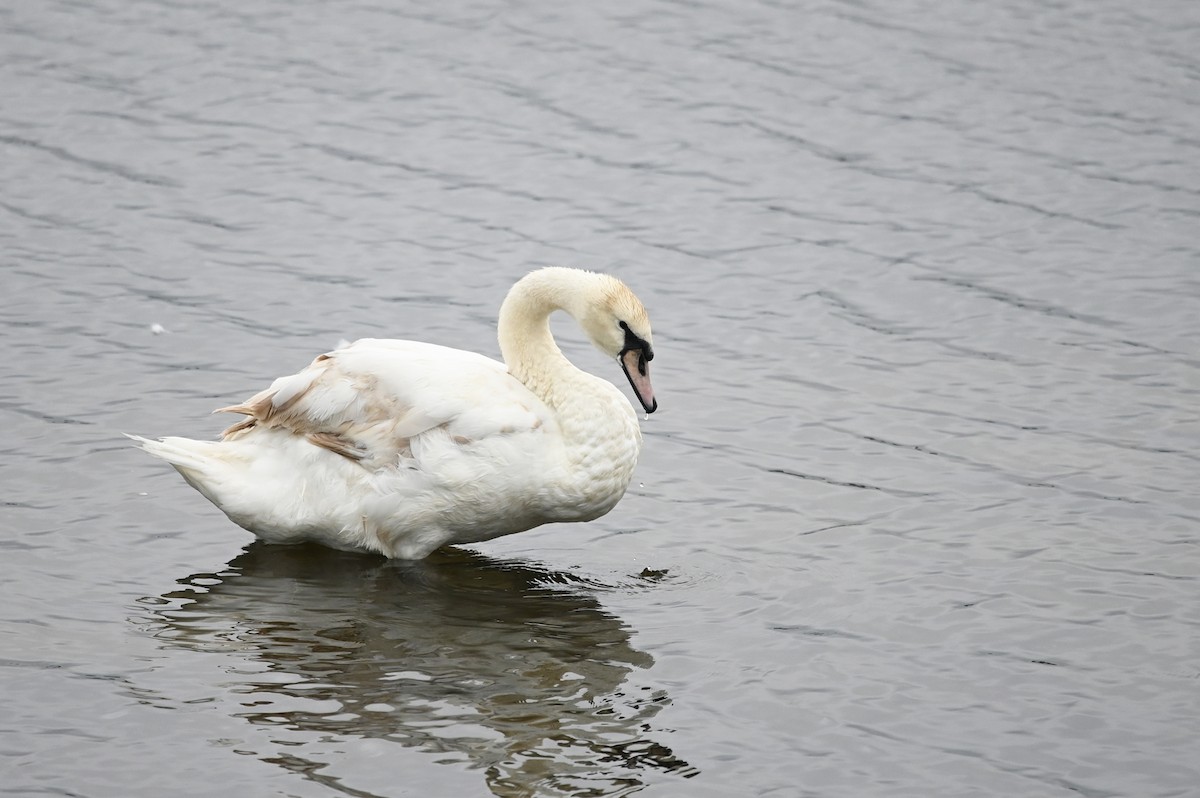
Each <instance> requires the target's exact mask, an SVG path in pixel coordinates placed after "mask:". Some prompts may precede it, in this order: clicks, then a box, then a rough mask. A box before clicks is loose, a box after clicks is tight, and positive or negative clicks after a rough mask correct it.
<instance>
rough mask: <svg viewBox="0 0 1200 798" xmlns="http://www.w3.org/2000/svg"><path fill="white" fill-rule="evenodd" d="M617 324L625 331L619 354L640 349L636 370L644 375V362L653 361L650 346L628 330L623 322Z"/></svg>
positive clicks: (652, 352) (627, 326)
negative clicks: (623, 345) (640, 353)
mask: <svg viewBox="0 0 1200 798" xmlns="http://www.w3.org/2000/svg"><path fill="white" fill-rule="evenodd" d="M617 324H618V325H619V326H620V327H621V329H622V330H624V331H625V348H624V349H622V350H621V352H622V353H625V352H629V351H631V350H633V349H640V350H641V351H642V356H641V358H639V361H638V370H639V371H641V373H642V374H643V375H644V374H645V373H646V361H648V360H653V359H654V350H653V349H651V348H650V344H648V343H646V341H645V339H644V338H642V337H641V336H640V335H638V334H637V333H635V332H634V331H633V330H631V329H629V325H628V324H626V323H625V322H623V321H619V322H617Z"/></svg>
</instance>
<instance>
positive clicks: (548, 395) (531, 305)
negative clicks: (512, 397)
mask: <svg viewBox="0 0 1200 798" xmlns="http://www.w3.org/2000/svg"><path fill="white" fill-rule="evenodd" d="M594 276H595V275H591V274H590V273H588V272H579V271H575V270H573V269H559V268H553V267H552V268H547V269H541V270H539V271H536V272H532V273H531V274H529V275H526V276H525V277H524V278H522V279H521V280H520V281H518V282H517V284H516V285H514V286H513V287H512V290H510V291H509V292H508V296H507V297H505V299H504V304H503V305H501V307H500V323H499V328H498V334H499V339H500V353H501V355H502V356H503V357H504V363H505V365H507V366H508V370H509V372H511V373H512V374H513V376H515V377H516V378H517V379H519V380H521V382H523V383H525V385H526V386H527V387H528V388H529V389H530V390H531V391H533V392H534V393H535V394H537V395H538V398H540V399H541V400H542V401H544V402H546V403H547V404H550V405H551V406H553V405H555V404H556V402H555V401H554V399H555V397H554V388H555V384H556V383H557V382H558V381H560V380H562V379H566V378H568V377H569V376H570V375H573V374H575V373H577V372H578V371H579V370H578V369H576V368H575V366H573V365H572V364H571V362H570V361H569V360H567V358H566V356H565V355H563V353H562V350H560V349H559V348H558V344H557V343H555V341H554V335H553V333H551V332H550V315H551V314H552V313H554V312H555V311H557V310H563V311H566V312H567V313H569V314H570V315H571V316H573V317H575V318H576V319H577V320H578V318H579V311H578V309H577V307H576V305H577V303H578V297H579V296H581V295H582V294H583V292H584V290H586V288H587V284H588V283H589V282H590V278H592V277H594Z"/></svg>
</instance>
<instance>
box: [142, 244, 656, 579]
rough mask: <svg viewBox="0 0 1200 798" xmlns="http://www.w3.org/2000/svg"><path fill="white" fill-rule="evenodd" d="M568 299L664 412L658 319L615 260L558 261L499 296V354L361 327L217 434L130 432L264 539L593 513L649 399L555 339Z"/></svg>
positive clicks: (391, 551) (459, 529)
mask: <svg viewBox="0 0 1200 798" xmlns="http://www.w3.org/2000/svg"><path fill="white" fill-rule="evenodd" d="M556 310H565V311H566V312H567V313H569V314H570V315H572V316H573V317H575V319H576V320H577V321H578V322H579V324H580V326H581V327H582V328H583V330H584V331H585V332H586V333H587V335H588V337H589V338H590V339H591V340H592V343H594V344H595V345H596V346H597V347H598V348H599V349H600V350H601V351H602V352H604V353H606V354H608V355H610V356H612V357H615V358H617V359H618V361H619V362H620V364H621V367H622V369H623V370H624V371H625V374H626V376H627V377H628V378H629V382H630V384H631V385H632V386H633V390H634V392H635V394H636V395H637V397H638V400H639V401H640V402H641V404H642V406H643V407H644V408H645V410H646V412H648V413H652V412H654V411H655V410H656V409H657V407H658V403H657V402H656V400H655V398H654V391H653V388H652V387H651V385H650V377H649V371H648V367H647V362H648V361H650V360H651V359H653V357H654V353H653V349H652V348H651V338H650V320H649V318H648V317H647V315H646V310H645V308H644V307H643V306H642V303H641V302H640V301H638V298H637V297H636V296H634V294H633V292H632V291H630V290H629V289H628V288H627V287H626V286H625V284H624V283H622V282H621V281H620V280H618V279H616V278H615V277H611V276H609V275H604V274H595V273H592V272H586V271H580V270H576V269H564V268H557V267H552V268H546V269H541V270H539V271H535V272H532V273H530V274H529V275H527V276H525V277H524V278H523V279H521V280H520V281H519V282H517V284H516V285H515V286H513V288H512V290H510V291H509V293H508V296H507V297H506V298H505V300H504V304H503V305H502V307H501V308H500V323H499V338H500V351H501V353H502V354H503V356H504V363H500V362H497V361H495V360H492V359H490V358H487V357H484V356H483V355H478V354H475V353H473V352H464V351H462V350H459V349H449V348H446V347H443V346H436V345H434V344H427V343H419V342H416V341H399V340H385V339H371V338H366V339H363V340H360V341H356V342H354V343H352V344H348V345H346V346H343V347H341V348H339V349H337V350H335V351H333V352H329V353H327V354H324V355H321V356H319V357H318V358H317V359H316V360H314V361H313V362H312V364H311V365H309V366H308V368H306V369H304V370H303V371H301V372H300V373H299V374H294V375H292V376H289V377H281V378H279V379H277V380H275V382H273V383H272V384H271V387H270V388H267V389H266V390H265V391H262V392H261V393H259V394H256V395H255V396H253V397H251V398H250V399H248V400H246V401H245V402H243V403H242V404H239V405H234V406H232V407H225V408H222V409H221V410H219V411H216V412H229V413H241V414H243V415H245V416H246V418H244V419H243V420H241V421H239V422H238V423H236V424H234V425H233V426H232V427H230V428H229V429H227V430H225V432H224V434H223V435H222V438H221V440H219V441H196V440H191V439H188V438H163V439H161V440H158V441H152V440H147V439H145V438H140V437H137V436H132V435H131V436H130V437H131V438H133V439H134V440H135V441H137V442H138V444H139V445H140V446H141V448H143V449H144V450H146V451H147V452H149V453H150V454H153V455H155V456H157V457H161V458H162V459H164V460H166V461H167V462H169V463H170V464H171V465H173V466H175V468H176V469H177V470H178V471H179V473H180V474H182V475H183V478H184V479H186V480H187V481H188V483H189V484H191V486H192V487H194V488H195V489H196V490H198V491H200V492H201V493H202V494H204V496H205V497H207V498H208V500H209V501H211V502H212V503H213V504H215V505H217V507H219V508H221V510H223V511H224V512H225V514H226V515H228V516H229V518H230V519H231V520H233V521H234V523H236V524H238V525H239V526H242V527H244V528H246V529H248V530H250V531H251V532H253V533H254V534H255V535H257V536H258V537H259V538H261V539H262V540H264V541H268V542H275V543H292V542H299V541H303V540H310V541H316V542H319V543H323V544H325V545H327V546H332V547H334V548H339V549H358V550H366V551H374V552H380V553H382V554H385V555H387V556H388V557H398V558H403V559H420V558H422V557H425V556H426V555H428V554H429V553H430V552H432V551H433V550H434V549H436V548H438V547H440V546H443V545H447V544H454V543H474V542H477V541H481V540H489V539H491V538H495V537H499V536H501V535H508V534H512V533H514V532H521V531H523V530H526V529H530V528H531V527H535V526H538V525H540V524H545V523H548V522H552V521H589V520H591V519H594V518H598V517H599V516H601V515H604V514H605V513H607V512H608V511H609V510H611V509H612V508H613V507H614V506H615V505H616V503H617V502H618V501H619V500H620V498H621V496H622V495H623V494H624V493H625V488H626V487H627V486H628V485H629V480H630V478H631V477H632V475H633V468H634V465H635V464H636V463H637V458H638V453H639V452H640V450H641V431H640V430H639V428H638V420H637V415H636V413H635V412H634V410H633V408H632V407H631V406H630V404H629V402H628V401H627V400H626V399H625V397H624V395H623V394H622V393H621V392H620V391H619V390H617V388H616V387H615V386H614V385H612V383H610V382H607V381H606V380H602V379H599V378H598V377H594V376H592V375H591V374H587V373H585V372H583V371H580V370H579V369H578V368H576V367H575V366H573V365H572V364H571V362H570V361H568V360H567V359H566V357H565V356H564V355H563V354H562V352H561V351H560V350H559V348H558V346H557V345H556V344H555V343H554V337H553V336H552V335H551V333H550V324H549V317H550V314H551V313H553V312H554V311H556Z"/></svg>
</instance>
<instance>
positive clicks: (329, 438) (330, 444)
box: [304, 432, 367, 462]
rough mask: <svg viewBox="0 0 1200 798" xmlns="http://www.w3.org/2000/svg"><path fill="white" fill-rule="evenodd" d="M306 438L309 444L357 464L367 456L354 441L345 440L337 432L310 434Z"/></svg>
mask: <svg viewBox="0 0 1200 798" xmlns="http://www.w3.org/2000/svg"><path fill="white" fill-rule="evenodd" d="M304 437H306V438H308V442H309V443H311V444H313V445H314V446H320V447H321V448H322V449H328V450H329V451H331V452H333V453H334V454H340V455H341V456H342V457H345V458H347V459H349V460H354V461H355V462H358V461H359V460H361V459H363V458H364V457H366V456H367V452H366V451H364V450H362V449H360V448H358V446H357V444H355V442H354V441H352V440H350V439H349V438H343V437H342V436H341V435H338V434H337V433H336V432H310V433H308V434H307V435H305V436H304Z"/></svg>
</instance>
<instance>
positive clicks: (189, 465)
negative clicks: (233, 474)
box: [125, 434, 217, 476]
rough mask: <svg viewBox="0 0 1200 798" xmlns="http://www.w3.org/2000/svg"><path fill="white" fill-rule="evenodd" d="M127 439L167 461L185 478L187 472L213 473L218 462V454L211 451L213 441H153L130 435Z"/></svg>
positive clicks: (185, 439)
mask: <svg viewBox="0 0 1200 798" xmlns="http://www.w3.org/2000/svg"><path fill="white" fill-rule="evenodd" d="M125 437H126V438H129V439H130V440H131V441H133V442H134V443H136V444H137V446H138V448H139V449H141V450H142V451H144V452H148V453H149V454H152V455H154V456H155V457H158V458H160V459H162V460H166V461H167V462H168V463H170V464H171V465H173V466H175V468H177V469H178V470H179V471H180V472H181V473H183V474H184V476H188V473H187V472H192V473H193V474H194V475H196V476H200V475H203V474H205V473H207V472H209V471H211V470H212V468H213V465H214V463H215V461H217V457H216V453H215V452H213V451H211V450H212V448H213V447H214V446H215V443H214V442H211V441H194V440H192V439H191V438H160V439H159V440H156V441H152V440H150V439H149V438H143V437H142V436H140V435H129V434H126V435H125Z"/></svg>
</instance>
